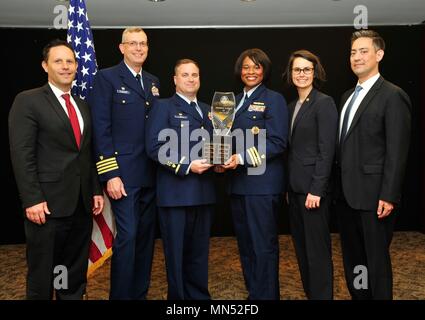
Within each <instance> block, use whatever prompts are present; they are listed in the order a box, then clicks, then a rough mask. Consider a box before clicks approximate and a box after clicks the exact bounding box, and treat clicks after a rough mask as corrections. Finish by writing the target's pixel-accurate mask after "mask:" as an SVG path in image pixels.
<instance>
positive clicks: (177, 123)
mask: <svg viewBox="0 0 425 320" xmlns="http://www.w3.org/2000/svg"><path fill="white" fill-rule="evenodd" d="M168 123H169V124H170V127H171V128H174V129H179V128H184V127H189V125H190V122H189V119H187V118H186V119H185V118H175V117H172V118H170V119H169V121H168Z"/></svg>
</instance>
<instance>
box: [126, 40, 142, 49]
mask: <svg viewBox="0 0 425 320" xmlns="http://www.w3.org/2000/svg"><path fill="white" fill-rule="evenodd" d="M123 44H128V45H129V46H130V48H137V47H138V46H140V47H142V48H146V47H147V46H148V43H147V42H144V41H142V42H137V41H129V42H123Z"/></svg>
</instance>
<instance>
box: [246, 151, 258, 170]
mask: <svg viewBox="0 0 425 320" xmlns="http://www.w3.org/2000/svg"><path fill="white" fill-rule="evenodd" d="M246 151H247V152H248V155H249V157H250V158H251V162H252V165H253V166H254V167H256V166H257V162H256V161H255V157H254V155H253V154H252V150H251V149H247V150H246Z"/></svg>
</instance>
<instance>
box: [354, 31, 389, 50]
mask: <svg viewBox="0 0 425 320" xmlns="http://www.w3.org/2000/svg"><path fill="white" fill-rule="evenodd" d="M358 38H371V39H372V41H373V46H374V47H375V50H376V51H378V50H383V51H385V41H384V39H383V38H382V37H381V35H380V34H379V33H378V32H376V31H374V30H357V31H354V32H353V34H352V35H351V45H353V42H354V41H356V40H357V39H358Z"/></svg>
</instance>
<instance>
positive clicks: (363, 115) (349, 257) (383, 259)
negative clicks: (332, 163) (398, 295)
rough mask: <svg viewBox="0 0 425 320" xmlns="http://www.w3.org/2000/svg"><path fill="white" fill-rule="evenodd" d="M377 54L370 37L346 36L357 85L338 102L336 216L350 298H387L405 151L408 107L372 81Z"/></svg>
mask: <svg viewBox="0 0 425 320" xmlns="http://www.w3.org/2000/svg"><path fill="white" fill-rule="evenodd" d="M384 50H385V42H384V40H383V39H382V37H381V36H380V35H379V34H378V33H376V32H375V31H372V30H360V31H356V32H354V33H353V35H352V38H351V56H350V62H351V69H352V70H353V72H354V74H355V75H356V76H357V77H358V83H357V86H356V88H355V89H352V90H349V91H347V92H346V93H345V94H344V96H343V97H342V102H341V105H342V109H341V115H340V122H339V144H338V151H337V167H336V172H337V174H338V176H339V177H338V179H337V182H339V184H340V188H339V189H340V191H341V192H340V194H339V197H338V202H337V203H338V211H337V212H338V217H339V225H340V235H341V245H342V253H343V259H344V269H345V277H346V281H347V286H348V289H349V291H350V294H351V296H352V298H353V299H392V270H391V259H390V253H389V247H390V244H391V239H392V234H393V228H394V219H395V213H393V211H394V209H395V208H396V207H397V205H398V204H399V203H400V201H401V191H402V183H403V177H404V172H405V167H406V162H407V155H408V150H409V140H410V126H411V114H410V113H411V111H410V109H411V104H410V99H409V97H408V96H407V94H406V93H405V92H404V91H403V90H402V89H400V88H399V87H397V86H395V85H394V84H392V83H390V82H388V81H386V80H385V79H384V78H383V77H382V76H381V75H380V74H379V62H380V61H381V60H382V59H383V56H384ZM366 271H367V273H366ZM360 273H362V274H360Z"/></svg>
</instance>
